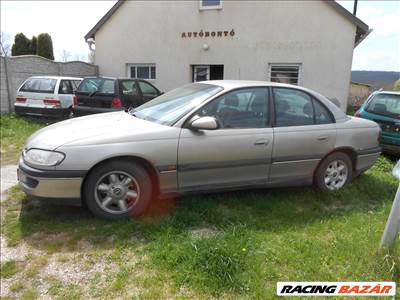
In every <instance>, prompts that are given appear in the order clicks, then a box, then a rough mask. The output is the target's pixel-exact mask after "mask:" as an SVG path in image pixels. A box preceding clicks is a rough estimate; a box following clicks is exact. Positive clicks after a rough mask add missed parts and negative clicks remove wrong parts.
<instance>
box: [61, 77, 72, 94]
mask: <svg viewBox="0 0 400 300" xmlns="http://www.w3.org/2000/svg"><path fill="white" fill-rule="evenodd" d="M58 93H59V94H72V87H71V83H70V82H69V80H61V81H60V87H59V88H58Z"/></svg>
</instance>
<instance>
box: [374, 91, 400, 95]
mask: <svg viewBox="0 0 400 300" xmlns="http://www.w3.org/2000/svg"><path fill="white" fill-rule="evenodd" d="M375 94H389V95H400V92H396V91H376V92H375Z"/></svg>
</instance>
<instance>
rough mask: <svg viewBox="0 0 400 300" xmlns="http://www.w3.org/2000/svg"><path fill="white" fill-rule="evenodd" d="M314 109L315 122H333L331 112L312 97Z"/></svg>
mask: <svg viewBox="0 0 400 300" xmlns="http://www.w3.org/2000/svg"><path fill="white" fill-rule="evenodd" d="M313 104H314V111H315V124H329V123H333V121H332V117H331V114H330V113H329V111H328V110H327V109H326V108H325V106H323V105H322V104H321V103H320V102H319V101H317V100H315V99H313Z"/></svg>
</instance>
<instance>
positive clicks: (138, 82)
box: [136, 79, 161, 98]
mask: <svg viewBox="0 0 400 300" xmlns="http://www.w3.org/2000/svg"><path fill="white" fill-rule="evenodd" d="M140 82H144V83H145V84H148V85H150V86H151V87H152V88H153V89H155V90H156V92H157V96H155V97H158V96H160V95H161V92H160V90H159V89H158V88H157V87H155V86H154V85H153V84H151V82H148V81H147V80H145V79H136V85H137V87H138V89H139V92H140V94H141V95H142V97H144V95H145V94H143V91H142V88H141V87H140ZM146 95H148V94H146ZM155 97H154V98H155Z"/></svg>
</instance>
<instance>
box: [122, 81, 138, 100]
mask: <svg viewBox="0 0 400 300" xmlns="http://www.w3.org/2000/svg"><path fill="white" fill-rule="evenodd" d="M121 87H122V95H127V96H137V95H138V94H139V92H138V88H137V85H136V83H135V82H134V81H133V80H126V81H122V82H121Z"/></svg>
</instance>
